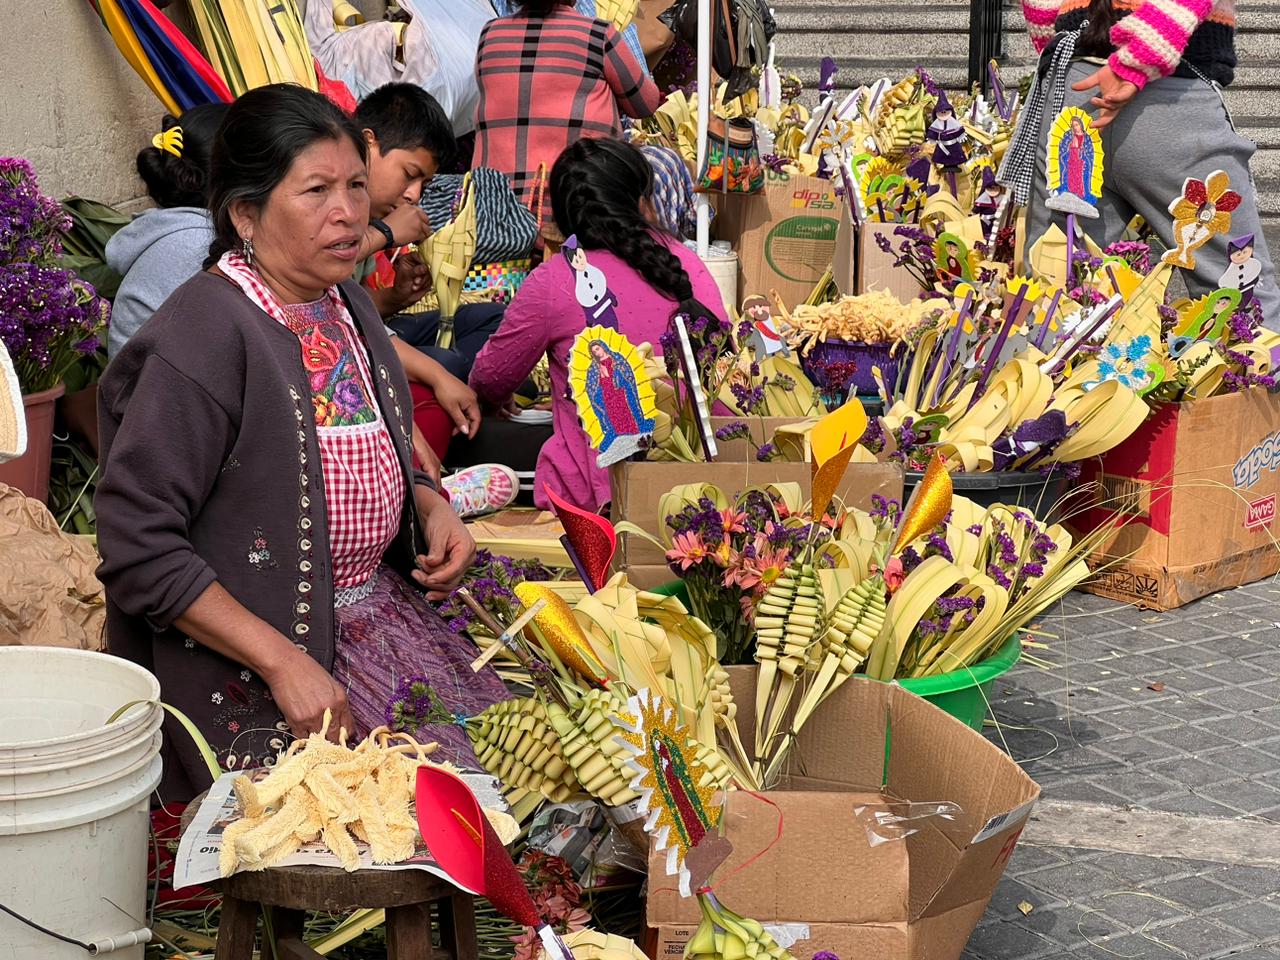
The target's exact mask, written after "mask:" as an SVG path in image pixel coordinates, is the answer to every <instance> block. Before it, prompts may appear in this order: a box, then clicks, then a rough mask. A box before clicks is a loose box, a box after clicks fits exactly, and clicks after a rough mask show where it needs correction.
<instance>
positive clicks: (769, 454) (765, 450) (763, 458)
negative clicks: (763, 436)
mask: <svg viewBox="0 0 1280 960" xmlns="http://www.w3.org/2000/svg"><path fill="white" fill-rule="evenodd" d="M774 451H775V447H774V445H773V444H772V443H765V444H761V446H760V449H759V450H757V451H756V459H757V460H759V461H760V462H761V463H767V462H768V461H769V460H770V459H772V458H773V454H774Z"/></svg>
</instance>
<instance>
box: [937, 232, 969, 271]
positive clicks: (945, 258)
mask: <svg viewBox="0 0 1280 960" xmlns="http://www.w3.org/2000/svg"><path fill="white" fill-rule="evenodd" d="M933 253H934V256H935V257H936V262H937V270H938V273H939V274H941V275H943V276H946V277H951V278H952V279H954V280H964V281H966V282H971V281H972V280H973V268H972V267H970V266H969V245H968V244H967V243H965V242H964V241H963V240H961V239H960V238H959V237H958V236H956V235H955V234H954V233H941V234H939V235H938V239H937V240H935V241H934V242H933Z"/></svg>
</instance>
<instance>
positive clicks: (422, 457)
mask: <svg viewBox="0 0 1280 960" xmlns="http://www.w3.org/2000/svg"><path fill="white" fill-rule="evenodd" d="M413 455H414V456H415V457H417V458H418V466H419V468H421V470H422V472H423V473H425V474H426V475H427V476H428V477H430V478H431V482H432V483H434V484H435V485H436V489H437V490H438V489H440V469H441V465H440V458H439V457H437V456H436V452H435V451H434V450H432V449H431V444H429V443H427V438H426V437H424V436H423V435H422V431H421V430H419V429H418V425H417V424H416V423H415V424H414V425H413Z"/></svg>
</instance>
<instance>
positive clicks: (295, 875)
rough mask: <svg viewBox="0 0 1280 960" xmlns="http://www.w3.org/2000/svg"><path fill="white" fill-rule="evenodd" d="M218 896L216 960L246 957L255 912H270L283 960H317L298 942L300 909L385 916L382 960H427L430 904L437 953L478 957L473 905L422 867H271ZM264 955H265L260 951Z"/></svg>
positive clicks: (454, 959) (242, 876)
mask: <svg viewBox="0 0 1280 960" xmlns="http://www.w3.org/2000/svg"><path fill="white" fill-rule="evenodd" d="M215 886H216V888H217V889H219V890H221V891H222V918H221V920H220V921H219V925H218V948H217V951H216V952H215V953H214V957H215V958H216V960H250V958H251V957H252V956H253V941H254V935H255V933H256V932H257V926H258V914H259V912H260V908H261V907H273V908H274V909H273V911H272V919H273V921H274V928H275V938H276V949H277V951H278V954H277V955H278V956H279V957H280V958H281V960H318V958H319V957H320V954H318V953H316V952H315V951H314V950H312V949H311V948H310V947H308V946H307V945H306V943H304V942H303V939H302V925H303V922H304V920H305V919H306V911H309V910H310V911H318V912H322V913H347V912H350V911H352V910H358V909H361V908H369V909H385V910H386V912H387V922H386V927H387V960H431V958H432V957H433V956H434V955H435V951H434V949H433V947H432V945H431V904H433V903H436V904H439V912H440V953H441V954H442V955H445V956H448V957H449V958H451V960H477V949H476V915H475V904H474V902H473V898H472V896H471V894H469V893H463V892H461V891H460V890H458V888H457V887H455V886H453V884H451V883H449V881H447V880H442V879H441V878H439V877H437V876H435V875H434V874H430V873H426V872H425V871H422V870H357V871H356V872H355V873H347V872H346V871H345V870H339V869H337V868H334V867H275V868H273V869H270V870H262V871H258V872H253V873H238V874H235V875H234V876H231V877H228V878H227V879H225V880H222V881H220V882H219V883H218V884H216V885H215ZM263 955H264V956H266V955H268V954H267V950H266V948H265V946H264V949H263Z"/></svg>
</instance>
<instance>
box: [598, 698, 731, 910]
mask: <svg viewBox="0 0 1280 960" xmlns="http://www.w3.org/2000/svg"><path fill="white" fill-rule="evenodd" d="M613 721H614V723H616V724H618V725H619V726H621V727H622V729H623V731H624V732H623V733H621V734H620V735H619V737H618V742H619V743H620V744H622V746H624V747H626V748H627V750H628V751H630V753H631V754H632V756H631V759H630V760H629V765H630V767H631V769H632V771H633V772H634V774H635V777H634V779H633V780H632V782H631V788H632V789H633V790H635V791H636V792H637V793H639V794H640V801H639V810H640V813H641V814H648V819H646V820H645V824H644V829H645V832H646V833H648V834H649V836H650V837H652V838H653V841H654V850H655V851H656V852H658V853H662V852H663V851H665V852H666V854H667V875H668V876H671V875H673V874H678V875H679V877H680V893H681V895H683V896H686V897H687V896H690V895H691V893H692V890H691V887H692V884H691V883H690V879H691V878H690V873H689V868H688V866H686V862H685V861H686V858H688V857H689V855H690V854H691V853H692V852H693V851H694V850H696V849H698V847H700V846H702V845H703V844H706V843H708V842H711V841H715V840H717V839H718V835H717V828H718V827H719V825H720V817H721V815H722V814H723V812H724V794H723V792H722V791H721V789H720V788H719V786H718V785H717V784H716V783H715V782H714V780H713V778H712V777H710V776H709V775H708V771H707V768H706V766H704V765H703V763H702V762H701V761H700V760H699V759H698V744H697V742H696V741H694V740H693V739H692V738H690V736H689V733H688V731H687V730H686V729H685V728H684V727H682V726H681V725H680V722H679V720H678V718H677V716H676V712H675V710H674V709H672V707H671V705H670V704H669V703H667V702H666V701H665V700H663V699H662V698H661V697H659V696H657V695H656V694H654V693H652V692H651V691H649V690H641V691H640V692H639V693H637V694H636V695H635V696H633V697H632V698H631V699H630V700H628V701H627V710H626V714H622V715H614V717H613ZM721 847H722V849H723V844H721ZM730 850H731V848H729V849H723V853H724V855H725V856H728V853H729V852H730ZM706 866H708V865H706V864H704V865H703V870H704V871H705V868H706ZM712 868H713V869H714V866H713V867H712ZM699 880H700V881H705V877H700V878H699ZM699 885H701V883H699Z"/></svg>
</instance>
